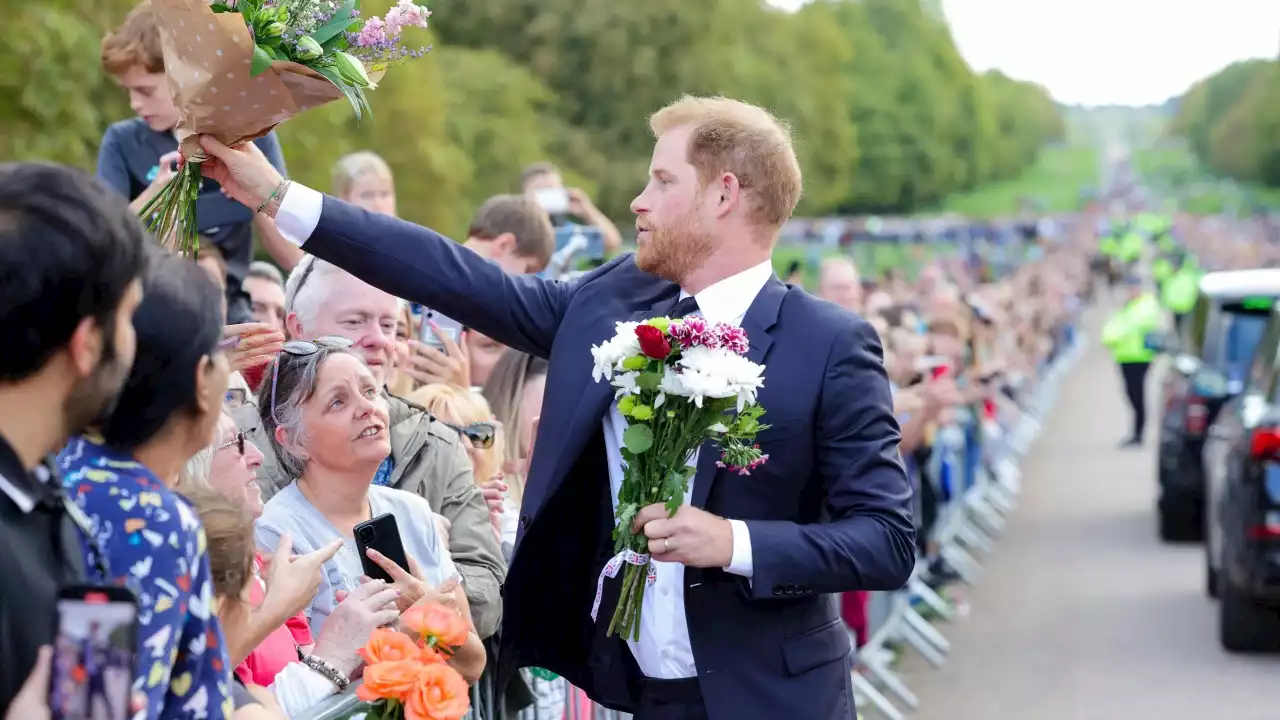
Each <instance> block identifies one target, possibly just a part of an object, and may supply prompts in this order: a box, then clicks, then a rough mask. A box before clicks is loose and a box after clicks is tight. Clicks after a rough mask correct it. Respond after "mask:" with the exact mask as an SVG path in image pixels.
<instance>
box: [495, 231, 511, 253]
mask: <svg viewBox="0 0 1280 720" xmlns="http://www.w3.org/2000/svg"><path fill="white" fill-rule="evenodd" d="M490 242H492V243H493V249H494V250H495V252H494V253H493V256H494V257H502V256H503V255H509V254H512V253H514V252H515V251H516V235H515V233H509V232H504V233H501V234H500V235H498V237H496V238H494V239H493V240H491V241H490Z"/></svg>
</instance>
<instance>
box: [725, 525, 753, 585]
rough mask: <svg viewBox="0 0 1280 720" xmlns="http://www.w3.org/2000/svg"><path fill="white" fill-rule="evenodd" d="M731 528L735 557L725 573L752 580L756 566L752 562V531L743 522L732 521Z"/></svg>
mask: <svg viewBox="0 0 1280 720" xmlns="http://www.w3.org/2000/svg"><path fill="white" fill-rule="evenodd" d="M729 527H730V528H732V529H733V557H732V559H731V560H730V561H729V567H727V568H725V572H731V573H733V574H734V575H741V576H742V577H744V578H750V577H751V576H752V575H755V564H754V563H752V561H751V531H750V530H748V529H747V524H746V523H744V522H742V521H741V520H730V521H729Z"/></svg>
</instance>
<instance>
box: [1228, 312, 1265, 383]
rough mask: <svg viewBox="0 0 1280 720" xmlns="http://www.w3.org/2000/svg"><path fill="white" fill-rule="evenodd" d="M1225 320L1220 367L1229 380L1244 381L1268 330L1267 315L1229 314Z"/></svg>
mask: <svg viewBox="0 0 1280 720" xmlns="http://www.w3.org/2000/svg"><path fill="white" fill-rule="evenodd" d="M1224 320H1225V327H1224V329H1223V336H1222V337H1223V340H1222V346H1221V352H1220V358H1219V367H1221V368H1222V369H1223V370H1225V371H1226V374H1227V379H1228V380H1232V381H1243V380H1244V379H1245V377H1246V375H1247V374H1248V372H1249V365H1250V363H1251V362H1252V361H1253V351H1254V350H1256V349H1257V348H1258V343H1259V342H1261V341H1262V335H1263V333H1265V332H1266V330H1267V314H1266V313H1259V312H1228V313H1227V315H1226V317H1225V318H1224Z"/></svg>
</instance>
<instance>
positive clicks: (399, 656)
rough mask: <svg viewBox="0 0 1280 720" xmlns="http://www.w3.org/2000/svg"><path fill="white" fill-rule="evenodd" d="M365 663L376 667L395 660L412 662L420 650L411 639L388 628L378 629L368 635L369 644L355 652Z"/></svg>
mask: <svg viewBox="0 0 1280 720" xmlns="http://www.w3.org/2000/svg"><path fill="white" fill-rule="evenodd" d="M356 652H358V653H359V654H360V657H362V658H364V661H365V663H367V664H369V665H377V664H378V663H384V662H395V661H396V660H413V659H416V658H417V657H418V655H419V654H420V653H421V652H422V649H421V648H420V647H418V643H416V642H414V641H413V638H411V637H409V636H408V635H405V634H404V633H400V632H396V631H395V630H391V629H389V628H378V629H377V630H374V631H373V633H371V634H370V635H369V642H368V643H366V644H365V646H364V647H362V648H360V649H359V650H357V651H356Z"/></svg>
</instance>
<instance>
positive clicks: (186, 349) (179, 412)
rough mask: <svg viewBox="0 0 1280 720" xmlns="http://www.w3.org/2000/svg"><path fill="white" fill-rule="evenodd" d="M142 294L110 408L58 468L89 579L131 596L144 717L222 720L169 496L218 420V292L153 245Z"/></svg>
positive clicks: (199, 567)
mask: <svg viewBox="0 0 1280 720" xmlns="http://www.w3.org/2000/svg"><path fill="white" fill-rule="evenodd" d="M143 290H144V298H143V301H142V304H141V305H140V306H139V307H138V310H137V312H136V313H135V314H134V316H133V325H134V328H135V330H136V332H137V356H136V359H135V360H134V363H133V367H132V369H131V370H130V372H129V377H128V379H127V380H126V381H125V386H124V390H123V391H122V393H121V394H120V397H119V399H118V401H117V404H116V407H115V410H114V411H113V412H112V414H111V416H110V418H109V419H107V420H106V422H104V423H100V424H99V426H98V427H97V428H96V430H97V432H96V433H95V434H86V435H84V436H80V437H74V438H72V439H71V442H70V443H68V445H67V447H66V448H65V449H64V450H63V451H62V453H61V454H60V455H59V457H58V465H59V467H60V468H61V470H62V473H63V482H64V485H65V487H66V489H67V492H68V495H69V496H70V497H71V499H72V500H74V502H75V504H76V505H77V506H78V507H79V508H80V509H81V510H83V511H84V513H85V515H87V516H88V523H89V526H90V527H91V528H92V530H93V534H94V540H95V541H96V542H95V545H96V547H87V548H86V563H85V566H86V567H87V568H89V569H90V573H89V578H88V579H89V581H90V582H94V583H109V584H115V583H119V582H123V583H124V584H125V585H127V586H128V587H129V588H130V589H132V590H133V591H134V593H135V594H136V595H137V598H138V609H139V613H138V621H139V629H138V634H137V641H138V646H137V653H136V658H137V666H136V667H137V669H136V676H137V678H138V684H137V685H136V687H139V688H141V689H142V690H144V691H145V693H146V699H147V711H146V716H147V717H149V718H190V717H226V716H229V715H230V714H231V713H230V707H231V688H230V677H229V676H228V674H227V667H228V662H229V659H228V656H227V651H226V647H225V645H224V641H223V635H222V629H221V627H220V626H219V623H218V618H217V616H216V615H215V614H214V612H213V608H212V607H211V605H210V599H211V598H212V597H213V586H212V578H211V575H210V570H209V557H208V554H207V552H206V547H205V539H204V535H203V531H202V530H201V527H200V520H199V518H198V517H197V516H196V514H195V512H194V511H193V510H192V509H191V506H190V505H189V504H188V503H187V502H186V501H185V500H183V499H182V498H181V497H180V496H179V495H178V494H177V493H176V492H174V491H173V490H172V489H171V488H172V487H173V485H174V484H175V483H177V481H178V477H179V474H180V473H181V472H182V468H183V465H184V464H186V462H187V460H188V459H190V458H191V456H192V455H194V454H196V453H197V452H199V451H200V449H201V448H203V447H204V446H205V445H207V444H208V442H209V438H210V437H211V436H212V434H213V429H214V425H215V423H217V421H218V418H219V417H220V415H221V412H222V399H223V397H224V395H225V393H226V390H227V375H228V373H229V372H230V369H229V367H228V362H227V358H226V357H225V355H224V354H223V352H222V351H220V350H219V349H218V341H219V340H220V339H221V337H222V317H221V297H222V294H221V293H220V292H219V290H218V289H217V288H216V287H215V286H214V285H213V282H212V281H210V280H209V278H208V277H207V276H206V275H205V273H204V271H203V270H201V269H200V268H199V267H197V266H196V264H195V263H193V262H190V261H188V260H183V259H181V258H178V257H176V256H171V255H167V254H163V253H162V251H160V250H159V249H158V248H157V249H156V250H155V251H154V252H153V256H152V258H151V262H150V267H149V269H148V273H147V276H146V278H145V279H144V282H143Z"/></svg>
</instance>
